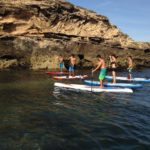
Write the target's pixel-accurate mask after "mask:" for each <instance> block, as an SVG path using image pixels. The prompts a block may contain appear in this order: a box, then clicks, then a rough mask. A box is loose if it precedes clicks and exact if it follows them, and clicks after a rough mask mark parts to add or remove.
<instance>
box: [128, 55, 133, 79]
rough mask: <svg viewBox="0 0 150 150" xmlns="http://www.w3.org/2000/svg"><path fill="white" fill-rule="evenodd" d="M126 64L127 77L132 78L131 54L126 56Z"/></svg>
mask: <svg viewBox="0 0 150 150" xmlns="http://www.w3.org/2000/svg"><path fill="white" fill-rule="evenodd" d="M127 64H128V68H127V70H128V79H132V70H133V59H132V56H128V57H127Z"/></svg>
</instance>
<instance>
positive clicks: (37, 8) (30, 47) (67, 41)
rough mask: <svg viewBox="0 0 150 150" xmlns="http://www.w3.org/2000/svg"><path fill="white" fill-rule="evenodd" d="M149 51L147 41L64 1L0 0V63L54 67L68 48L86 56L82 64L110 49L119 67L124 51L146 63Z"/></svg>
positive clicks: (90, 61)
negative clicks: (135, 37) (131, 35)
mask: <svg viewBox="0 0 150 150" xmlns="http://www.w3.org/2000/svg"><path fill="white" fill-rule="evenodd" d="M149 50H150V44H149V43H136V42H134V41H133V40H132V39H131V38H130V37H128V36H127V35H126V34H124V33H122V32H121V31H119V29H118V28H117V27H116V26H114V25H112V24H111V23H110V22H109V20H108V19H107V17H105V16H102V15H98V14H96V13H95V12H92V11H89V10H87V9H83V8H80V7H76V6H74V5H72V4H70V3H68V2H66V1H63V0H1V1H0V64H1V65H0V68H8V67H12V66H15V67H17V66H18V67H24V68H32V69H49V68H56V67H57V56H58V54H63V55H64V56H65V57H66V58H67V57H68V56H69V55H70V54H71V53H75V54H77V55H78V54H82V55H84V58H85V59H84V60H82V63H81V62H79V63H80V64H82V65H83V66H89V65H90V64H92V61H93V60H94V59H93V58H94V57H95V56H96V55H97V54H102V55H103V56H104V57H106V58H108V56H109V54H110V53H116V54H117V55H119V56H120V65H121V66H123V65H124V63H123V62H124V60H122V59H124V58H125V57H126V55H132V56H133V57H134V59H135V62H136V64H137V65H144V66H150V64H149V58H150V51H149ZM14 60H15V62H16V63H15V65H14V64H13V65H12V63H11V62H12V61H14ZM5 61H7V62H10V63H7V65H4V64H5V63H6V62H5ZM4 62H5V63H4ZM2 64H3V65H2ZM9 64H10V65H9ZM4 66H5V67H4Z"/></svg>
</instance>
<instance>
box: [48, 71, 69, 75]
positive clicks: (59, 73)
mask: <svg viewBox="0 0 150 150" xmlns="http://www.w3.org/2000/svg"><path fill="white" fill-rule="evenodd" d="M46 74H48V75H67V74H69V73H68V72H55V71H49V72H46Z"/></svg>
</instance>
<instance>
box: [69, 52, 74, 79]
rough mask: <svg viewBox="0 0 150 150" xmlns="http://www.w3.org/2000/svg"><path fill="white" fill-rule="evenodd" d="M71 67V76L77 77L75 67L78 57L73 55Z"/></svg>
mask: <svg viewBox="0 0 150 150" xmlns="http://www.w3.org/2000/svg"><path fill="white" fill-rule="evenodd" d="M69 60H70V65H69V76H75V65H76V57H75V55H74V54H71V56H70V57H69Z"/></svg>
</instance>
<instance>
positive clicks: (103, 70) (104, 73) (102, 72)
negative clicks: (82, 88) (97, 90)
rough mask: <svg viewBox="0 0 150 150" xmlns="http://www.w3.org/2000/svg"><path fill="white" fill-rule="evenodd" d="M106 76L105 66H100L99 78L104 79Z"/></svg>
mask: <svg viewBox="0 0 150 150" xmlns="http://www.w3.org/2000/svg"><path fill="white" fill-rule="evenodd" d="M105 76H106V68H102V69H101V70H100V73H99V80H104V79H105Z"/></svg>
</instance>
